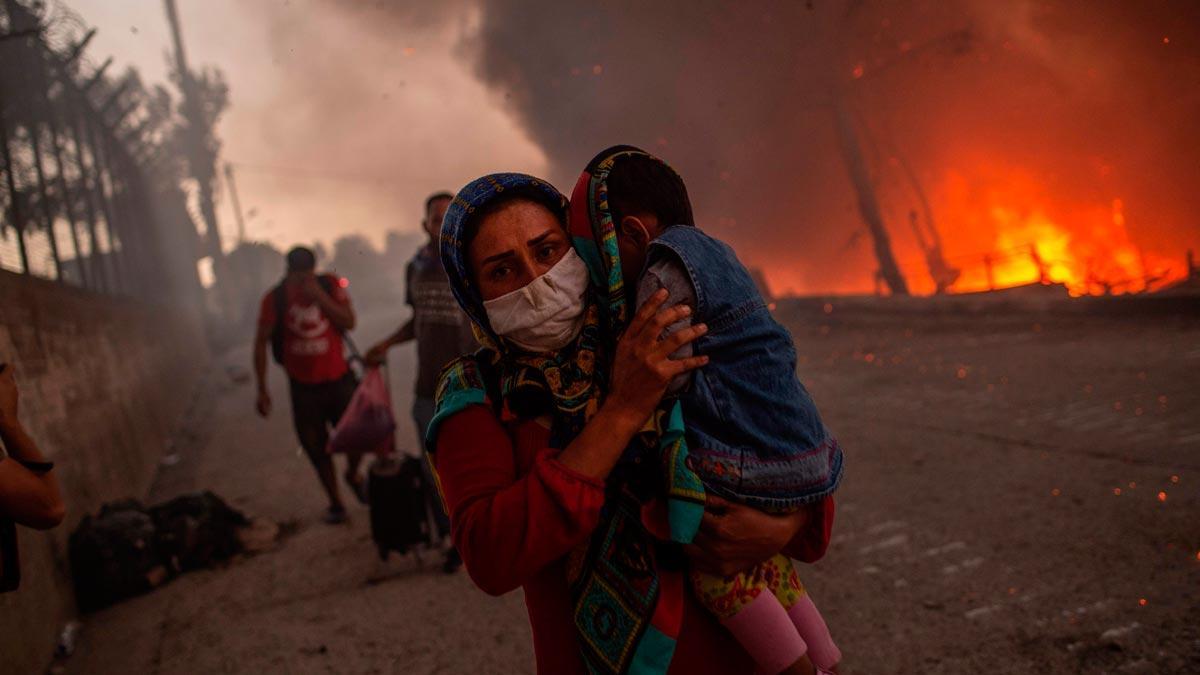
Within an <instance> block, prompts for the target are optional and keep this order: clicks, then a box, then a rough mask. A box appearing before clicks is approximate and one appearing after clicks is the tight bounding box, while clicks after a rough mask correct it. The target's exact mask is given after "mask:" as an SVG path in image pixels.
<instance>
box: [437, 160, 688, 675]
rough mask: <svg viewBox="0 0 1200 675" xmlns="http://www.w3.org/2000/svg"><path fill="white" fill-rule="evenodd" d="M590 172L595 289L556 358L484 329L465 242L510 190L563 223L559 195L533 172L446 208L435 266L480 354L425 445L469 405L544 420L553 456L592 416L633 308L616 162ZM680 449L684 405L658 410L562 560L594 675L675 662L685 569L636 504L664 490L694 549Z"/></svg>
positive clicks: (584, 214)
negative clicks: (618, 231)
mask: <svg viewBox="0 0 1200 675" xmlns="http://www.w3.org/2000/svg"><path fill="white" fill-rule="evenodd" d="M598 159H600V158H598ZM596 164H597V163H596V162H593V165H596ZM593 165H589V170H588V171H585V172H584V175H583V176H582V177H581V178H580V182H579V185H578V186H577V187H576V192H577V195H579V194H582V195H584V196H583V198H582V199H579V201H578V202H577V205H576V207H575V208H573V209H572V210H571V214H570V227H569V230H570V234H571V237H572V242H573V244H574V245H575V248H576V251H577V253H578V254H579V255H580V257H581V258H583V260H584V262H585V263H586V264H587V266H588V270H589V274H590V275H591V277H592V282H593V284H592V286H593V293H592V295H591V297H590V298H589V305H588V308H587V310H586V314H585V319H584V326H583V329H582V330H581V332H580V335H579V337H578V338H576V340H575V341H574V342H573V343H572V344H570V345H568V346H566V347H564V348H563V349H561V350H559V351H557V352H554V353H548V354H539V355H530V354H525V353H522V352H520V351H519V350H514V349H511V348H509V347H508V346H507V345H506V344H505V342H504V340H503V339H502V338H500V337H499V336H497V335H496V334H495V333H494V332H493V331H492V330H491V328H490V325H489V323H488V320H487V313H486V311H485V310H484V307H483V300H482V298H481V297H480V295H479V292H478V290H477V289H476V288H475V287H474V286H473V284H472V283H471V275H470V272H469V270H468V268H467V263H466V252H465V251H464V245H465V241H466V239H467V237H466V234H467V231H466V228H467V227H469V226H470V225H471V223H470V219H471V216H472V215H473V214H475V213H476V212H478V211H480V210H481V209H483V208H485V207H486V206H487V205H488V204H489V203H490V202H492V201H493V200H495V199H497V198H499V197H500V196H501V195H503V194H504V193H505V192H506V191H509V190H514V189H521V190H522V194H523V195H525V196H530V195H532V196H533V197H534V198H536V199H538V201H540V202H541V203H544V204H545V205H546V206H547V207H548V208H550V209H551V210H552V211H553V212H554V213H555V214H556V215H559V216H560V218H561V217H565V216H566V209H567V204H566V199H565V198H564V197H563V196H562V195H561V194H560V193H558V191H557V190H555V189H554V188H553V187H552V186H551V185H549V184H548V183H546V182H545V181H542V180H540V179H537V178H534V177H532V176H526V175H523V174H492V175H489V176H484V177H482V178H479V179H477V180H475V181H473V182H471V183H469V184H468V185H467V186H466V187H464V188H463V189H462V190H461V191H460V192H459V193H458V195H457V196H456V197H455V198H454V201H453V202H452V203H451V205H450V208H449V209H448V210H447V212H446V217H445V219H444V221H443V224H442V233H441V238H440V245H441V251H442V263H443V265H444V266H445V267H446V273H447V275H448V277H449V279H450V287H451V289H452V291H453V292H454V295H455V298H456V299H457V300H458V302H459V304H460V305H461V306H462V307H463V310H464V311H466V313H467V314H468V316H470V317H471V319H472V320H473V322H474V324H475V332H476V336H477V337H478V338H479V339H480V342H481V344H483V345H484V348H483V349H481V350H480V351H479V352H477V353H476V354H474V355H473V356H471V357H466V358H461V359H458V360H456V361H454V362H452V363H451V364H450V365H448V366H447V367H446V369H445V370H444V371H443V373H442V377H441V380H440V382H439V385H438V394H437V410H436V413H435V415H434V418H433V421H432V423H431V424H430V427H429V429H428V430H427V432H426V433H427V439H428V440H427V445H426V447H430V448H434V447H436V439H435V435H436V432H437V427H438V426H439V425H440V423H441V422H442V421H443V420H445V419H447V418H449V417H450V416H452V415H454V414H455V413H457V412H459V411H460V410H462V409H463V408H465V407H467V406H469V405H475V404H485V405H490V406H492V407H493V409H496V410H497V411H498V414H499V415H500V417H501V419H502V420H505V421H511V420H514V419H524V418H530V417H536V416H539V415H542V414H545V413H547V412H549V413H551V417H552V419H553V424H552V427H551V444H552V445H553V446H554V447H559V448H562V447H565V446H566V445H567V443H569V442H570V441H571V440H572V439H574V438H575V436H576V435H578V433H579V432H580V431H581V430H582V429H583V427H584V425H585V424H586V423H587V421H588V420H589V419H590V418H591V417H592V415H593V414H595V412H596V410H598V409H599V405H600V403H601V401H602V398H603V395H604V393H605V392H606V390H607V376H608V372H609V367H610V365H611V364H610V358H611V355H612V354H613V352H614V350H615V345H616V340H617V338H618V336H619V335H620V331H621V330H622V329H623V328H624V326H625V324H626V322H627V320H628V315H629V311H628V307H627V305H626V299H625V289H624V287H623V279H622V277H621V267H620V258H619V254H618V252H617V246H616V236H615V231H614V229H613V225H612V218H611V215H610V214H609V213H608V208H607V198H606V195H607V189H606V187H605V183H604V178H605V177H606V176H607V175H608V170H609V169H610V168H611V165H612V163H611V160H610V161H608V162H607V163H601V164H600V165H597V166H593ZM581 190H582V191H583V192H582V193H580V191H581ZM686 453H687V446H686V444H685V443H684V440H683V424H682V416H681V413H680V409H679V405H678V404H677V403H671V404H669V405H665V406H664V407H663V408H662V409H660V410H659V411H658V412H657V413H656V414H655V415H654V416H653V417H652V418H651V420H650V421H648V423H647V425H646V428H645V429H644V430H643V432H642V433H641V434H639V436H638V437H637V438H635V439H634V441H633V442H632V443H631V444H630V447H629V448H628V449H627V450H626V452H625V455H624V458H623V460H622V462H621V463H620V465H618V467H617V468H616V469H614V471H613V473H612V474H611V475H610V476H609V479H608V480H607V486H608V495H607V497H606V500H605V507H604V511H603V513H602V516H601V521H600V523H599V525H598V526H597V528H596V531H595V533H594V534H593V536H592V538H591V539H590V541H589V542H587V543H586V544H585V545H584V546H581V547H580V548H579V549H578V550H576V551H574V552H573V553H572V554H571V555H570V556H569V559H568V577H569V578H568V581H569V582H570V584H571V592H572V599H573V601H574V604H575V611H574V618H575V625H576V629H577V632H578V635H579V638H580V646H581V650H582V656H583V660H584V663H585V664H586V665H587V667H588V670H589V671H590V672H592V673H598V674H606V675H608V674H612V675H616V674H619V673H630V674H633V675H652V674H658V673H665V672H666V670H667V668H668V666H669V665H670V661H671V656H672V654H673V652H674V647H675V640H676V638H677V636H678V634H679V629H680V626H681V623H682V607H683V593H684V592H685V584H684V579H683V574H682V562H681V560H680V556H679V553H678V549H677V548H675V547H672V546H668V545H664V542H662V541H660V540H659V539H658V538H656V537H655V536H654V535H652V534H651V533H650V531H649V530H648V529H647V527H646V526H645V525H644V524H643V511H644V510H645V509H644V508H643V507H644V506H645V505H647V504H649V503H651V502H652V500H653V499H654V498H655V497H661V496H663V495H664V494H665V496H666V497H667V499H666V503H667V518H666V520H667V521H668V523H669V528H668V529H669V533H670V534H669V536H670V538H671V539H672V540H674V541H677V542H688V541H691V538H692V536H694V534H695V532H696V529H697V528H698V527H699V523H700V517H701V516H702V515H703V510H704V507H703V504H704V492H703V485H702V484H701V483H700V481H699V478H698V477H697V476H696V474H695V473H694V472H692V470H691V469H690V468H689V467H688V466H687V463H686V462H685V458H686ZM646 459H649V460H650V461H643V460H646ZM663 534H664V536H667V535H666V533H663Z"/></svg>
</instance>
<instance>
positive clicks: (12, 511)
mask: <svg viewBox="0 0 1200 675" xmlns="http://www.w3.org/2000/svg"><path fill="white" fill-rule="evenodd" d="M18 400H19V393H18V391H17V384H16V381H15V380H13V374H12V366H7V365H5V366H0V440H2V441H3V442H4V447H5V448H6V450H7V451H8V455H9V459H0V515H4V516H8V517H10V518H12V519H13V520H15V521H16V522H18V523H20V524H22V525H25V526H27V527H34V528H37V529H39V530H46V529H50V528H52V527H54V526H55V525H58V524H59V523H61V522H62V519H63V516H64V515H65V514H66V507H64V506H63V501H62V496H61V495H60V494H59V491H58V481H57V480H55V479H54V476H53V475H51V474H50V473H49V472H48V471H47V472H41V473H39V472H35V471H31V470H29V469H27V468H25V466H23V465H22V464H21V462H30V463H45V462H46V458H45V457H44V456H43V455H42V453H41V450H39V449H38V446H37V443H36V442H34V440H33V437H32V436H30V435H29V434H28V433H27V432H26V431H25V428H24V427H23V426H21V421H20V419H19V418H18V416H17V407H18ZM0 457H3V455H0Z"/></svg>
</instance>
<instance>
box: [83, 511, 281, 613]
mask: <svg viewBox="0 0 1200 675" xmlns="http://www.w3.org/2000/svg"><path fill="white" fill-rule="evenodd" d="M264 529H266V530H270V532H268V533H267V534H268V538H269V539H271V540H273V539H274V538H275V536H276V535H277V534H278V528H277V527H275V526H274V525H273V524H270V523H262V522H255V523H251V521H250V520H248V519H247V518H246V516H244V515H243V514H242V513H241V512H239V511H237V510H236V509H234V508H232V507H230V506H229V505H228V504H226V503H225V502H224V501H223V500H222V499H221V498H220V497H218V496H216V495H215V494H213V493H212V492H207V491H206V492H201V493H195V494H188V495H183V496H181V497H176V498H175V499H172V500H170V501H168V502H165V503H163V504H159V505H157V506H152V507H149V508H146V507H144V506H142V504H141V503H139V502H137V501H135V500H124V501H119V502H113V503H111V504H106V505H104V506H103V507H102V508H101V509H100V513H99V515H97V516H95V517H92V516H87V517H85V518H84V519H83V521H82V522H81V523H80V524H79V527H78V528H77V529H76V530H75V532H74V533H73V534H72V535H71V541H70V556H71V572H72V576H73V577H74V581H75V595H76V598H77V600H78V602H79V607H80V609H83V610H84V611H92V610H96V609H100V608H102V607H107V606H108V605H111V604H113V603H115V602H117V601H120V600H123V599H125V598H129V597H133V596H135V595H140V594H142V593H145V592H147V591H150V590H152V589H154V588H156V587H158V586H161V585H162V584H164V583H166V582H167V581H169V580H171V579H173V578H175V577H176V576H178V575H179V574H181V573H183V572H187V571H190V570H197V569H204V568H209V567H214V566H216V565H217V564H219V563H222V562H225V561H228V560H229V559H230V558H232V557H233V556H235V555H237V554H238V553H241V552H243V551H246V550H247V549H248V548H249V549H254V548H256V545H255V543H254V542H252V541H250V540H255V541H262V539H263V537H262V533H263V530H264Z"/></svg>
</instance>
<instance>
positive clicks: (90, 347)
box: [0, 271, 208, 673]
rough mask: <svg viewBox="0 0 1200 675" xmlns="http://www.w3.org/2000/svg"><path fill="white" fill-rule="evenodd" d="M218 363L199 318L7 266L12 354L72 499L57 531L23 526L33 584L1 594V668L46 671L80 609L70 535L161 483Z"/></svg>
mask: <svg viewBox="0 0 1200 675" xmlns="http://www.w3.org/2000/svg"><path fill="white" fill-rule="evenodd" d="M207 360H208V348H207V346H206V342H205V340H204V331H203V328H202V326H201V323H200V320H199V317H198V315H196V314H194V313H192V312H187V311H183V310H181V309H178V308H170V307H161V306H150V305H146V304H142V303H139V302H137V301H133V300H125V299H118V298H111V297H107V296H100V295H94V294H91V293H87V292H85V291H82V290H78V289H75V288H71V287H67V286H63V285H60V284H56V283H54V282H49V281H43V280H40V279H34V278H29V277H23V276H19V275H16V274H12V273H9V272H4V271H0V361H3V362H8V363H11V364H15V366H16V378H17V383H18V386H19V388H20V390H21V410H20V412H21V419H22V421H23V422H24V423H25V426H26V427H27V428H28V429H29V431H30V432H31V433H32V435H33V436H34V438H35V439H37V441H38V443H39V444H40V446H41V448H42V451H43V452H44V453H46V454H47V455H49V457H50V458H51V459H52V460H54V462H55V463H56V469H55V471H56V472H57V473H58V478H59V481H60V482H61V484H62V487H63V490H64V493H65V499H66V503H67V518H66V520H65V522H64V523H63V524H62V525H61V526H60V527H58V528H57V529H56V530H54V531H52V532H46V533H43V532H36V531H33V530H28V529H24V528H18V530H20V533H19V535H18V537H19V539H20V548H21V565H22V582H21V588H20V589H19V590H18V591H16V592H14V593H7V594H0V673H10V672H11V673H40V672H43V670H44V669H45V667H46V665H47V664H48V661H49V658H50V656H51V653H52V650H53V647H54V642H55V638H56V633H57V630H58V628H59V627H60V626H61V625H62V624H63V623H64V622H66V621H67V620H69V619H70V618H71V617H73V616H75V615H76V608H75V601H74V596H73V592H72V589H71V583H70V576H69V569H68V560H67V539H68V536H69V535H70V533H71V531H72V530H73V529H74V528H75V526H76V525H77V524H78V523H79V521H80V519H81V518H82V517H83V516H84V515H85V514H87V513H94V512H95V511H96V510H97V509H98V507H99V506H100V505H101V504H102V503H104V502H106V501H111V500H114V499H117V498H122V497H142V496H143V495H145V493H146V491H147V490H148V489H149V486H150V483H151V481H152V479H153V477H154V472H155V469H156V467H157V465H158V462H159V459H160V458H161V457H162V455H163V454H164V451H165V446H166V441H167V439H168V437H169V435H170V433H171V431H172V429H173V428H174V427H175V425H176V424H177V420H178V419H179V417H180V415H181V414H182V413H183V411H184V410H185V409H186V407H187V405H188V402H189V400H190V398H191V395H192V389H193V385H194V384H195V382H196V379H197V377H198V376H199V374H200V371H201V369H202V368H203V367H204V365H205V364H206V362H207Z"/></svg>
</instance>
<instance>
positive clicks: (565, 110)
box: [328, 0, 1200, 290]
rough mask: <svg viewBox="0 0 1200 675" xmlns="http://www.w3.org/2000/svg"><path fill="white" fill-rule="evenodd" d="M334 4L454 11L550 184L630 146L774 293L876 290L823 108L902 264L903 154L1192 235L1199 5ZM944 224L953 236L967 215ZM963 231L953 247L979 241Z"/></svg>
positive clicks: (939, 172) (1156, 233)
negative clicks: (1115, 208) (651, 158)
mask: <svg viewBox="0 0 1200 675" xmlns="http://www.w3.org/2000/svg"><path fill="white" fill-rule="evenodd" d="M328 6H329V7H330V8H336V10H337V11H340V12H344V13H347V14H349V15H352V16H354V17H356V18H358V19H361V25H362V26H363V28H364V30H372V31H384V32H386V31H393V30H399V27H401V26H403V27H406V28H409V29H411V28H412V27H413V26H414V25H429V24H433V23H438V22H446V21H452V22H456V23H458V24H460V25H461V38H460V44H459V45H458V50H459V53H460V54H461V57H462V58H463V59H465V60H466V61H467V62H468V63H469V64H470V65H471V66H472V67H473V68H474V70H475V72H476V73H477V75H478V77H479V78H480V79H481V80H482V81H483V82H485V83H486V84H487V85H488V86H489V88H490V89H491V90H492V91H493V92H494V94H495V96H496V97H497V100H498V101H500V102H502V104H503V106H504V107H505V108H506V109H507V110H508V111H510V113H511V114H512V115H513V116H514V117H515V118H516V119H517V120H518V121H519V123H520V125H521V126H522V127H523V128H524V129H525V130H526V132H527V133H528V134H529V136H530V137H531V138H532V139H533V140H534V141H535V142H536V143H538V144H539V145H540V146H541V147H542V148H543V149H544V151H545V153H546V155H547V157H548V158H549V162H550V166H551V174H552V175H550V176H549V178H550V179H551V180H553V181H554V182H555V183H556V184H557V185H558V186H559V187H560V188H561V189H563V190H564V191H566V190H569V189H570V188H571V187H572V185H573V183H574V180H575V178H576V176H577V175H578V171H579V170H580V169H581V168H582V166H583V165H584V163H585V162H586V161H587V160H588V159H590V157H591V156H592V155H593V154H594V153H595V152H596V151H598V150H599V149H601V148H603V147H606V146H608V145H610V144H614V143H632V144H635V145H640V146H642V147H644V148H646V149H648V150H650V151H652V152H655V153H656V154H659V155H660V156H662V157H663V158H664V159H666V160H668V161H669V162H671V163H672V164H673V165H674V166H675V167H676V168H677V169H678V170H679V171H680V173H681V174H682V175H683V176H684V178H685V180H686V181H687V183H688V186H689V189H690V191H691V194H692V198H693V201H694V202H695V203H696V206H697V214H698V218H699V219H700V221H701V225H702V226H704V227H705V228H706V229H708V230H709V231H711V232H713V233H714V234H716V235H717V236H720V237H722V238H725V239H727V240H729V241H730V242H731V243H733V244H734V245H735V247H736V248H737V249H738V251H739V253H740V254H742V255H743V257H744V259H746V260H748V261H749V262H751V263H752V264H758V265H762V266H764V267H766V268H767V273H768V276H769V277H770V278H771V279H772V281H773V282H775V283H776V284H782V285H787V286H791V287H794V288H798V289H800V290H830V289H840V290H847V289H857V290H865V289H869V288H870V286H871V275H872V273H873V270H874V269H875V264H876V263H875V261H874V258H873V256H872V253H871V248H870V246H867V245H865V242H864V241H860V240H862V239H863V237H862V236H861V235H862V234H863V225H862V222H861V220H860V218H859V215H858V211H857V208H856V196H855V194H854V192H853V190H852V188H851V183H850V181H849V179H848V177H847V170H846V165H845V162H844V158H843V156H842V154H841V153H840V152H839V149H838V139H837V137H836V136H835V132H834V128H835V126H834V119H835V117H834V114H835V107H836V105H845V106H846V107H847V109H848V110H849V111H850V114H852V115H853V116H854V118H855V120H856V121H857V126H858V129H859V132H860V134H861V135H860V138H859V139H858V140H859V141H860V143H861V149H862V153H863V157H864V159H865V161H866V162H867V164H869V165H870V167H871V170H872V172H873V175H872V178H873V180H874V182H875V183H876V185H877V189H878V190H879V191H880V199H881V201H882V202H883V206H884V212H885V216H886V217H887V219H888V226H889V228H890V230H891V232H892V236H893V240H894V242H893V243H894V245H895V247H896V249H897V257H898V258H900V259H901V261H902V263H905V265H904V267H905V270H906V272H907V273H908V274H910V275H918V274H922V273H923V271H922V269H921V267H920V266H919V265H917V266H915V267H914V266H912V265H909V264H908V262H909V261H911V260H912V259H913V258H914V257H916V258H917V259H918V260H919V257H920V254H919V252H918V251H917V249H916V248H915V246H914V244H913V239H912V235H911V233H910V232H909V230H908V224H907V213H908V211H909V209H911V208H916V207H917V204H918V198H917V197H916V196H915V195H914V192H913V190H912V189H911V186H906V185H905V181H904V180H903V177H902V176H901V174H900V172H899V170H898V169H897V168H896V167H897V165H898V162H897V156H898V155H900V156H902V158H903V160H904V161H905V162H907V163H908V164H909V165H910V166H911V167H912V169H913V173H914V174H915V175H916V176H917V177H918V178H919V179H920V180H921V181H922V182H923V184H924V186H925V188H926V190H927V191H932V192H935V193H936V192H937V191H938V189H939V186H940V185H941V183H942V181H943V180H944V178H945V176H946V174H947V172H948V171H955V170H957V171H970V170H973V167H974V166H977V165H980V164H986V165H988V166H1015V167H1020V168H1021V169H1022V170H1023V171H1025V172H1028V173H1029V174H1030V175H1032V176H1034V177H1035V180H1037V181H1041V182H1042V183H1044V186H1045V188H1046V189H1047V190H1048V191H1049V192H1050V193H1051V194H1052V195H1053V196H1054V198H1056V199H1062V200H1069V201H1080V202H1084V201H1089V200H1090V201H1091V202H1092V203H1101V204H1103V203H1106V202H1107V201H1108V200H1111V199H1112V198H1113V197H1114V196H1119V197H1121V198H1122V199H1123V200H1124V201H1125V202H1127V203H1128V204H1130V205H1131V208H1136V209H1137V222H1136V224H1137V228H1133V225H1131V229H1136V232H1135V235H1136V239H1137V240H1138V242H1139V243H1140V244H1143V245H1147V246H1150V247H1151V248H1153V247H1154V246H1160V247H1167V248H1171V249H1175V247H1179V250H1181V249H1182V247H1183V246H1185V245H1187V244H1188V243H1194V242H1196V240H1197V237H1198V235H1200V224H1198V223H1200V219H1197V218H1195V217H1194V214H1196V213H1198V212H1200V190H1196V187H1197V184H1198V183H1200V175H1198V174H1200V169H1197V166H1200V163H1198V162H1196V161H1195V157H1194V151H1195V149H1196V148H1198V147H1200V130H1198V129H1200V126H1198V125H1196V124H1195V123H1194V120H1195V119H1197V118H1198V116H1200V87H1198V86H1197V83H1200V29H1198V28H1197V27H1198V26H1200V8H1198V6H1197V5H1195V4H1194V3H1183V2H1179V3H1173V4H1172V3H1153V4H1151V3H1121V2H1116V1H1115V0H1109V1H1107V2H1058V3H1035V2H1016V3H994V2H990V1H989V0H958V1H957V2H932V1H923V2H894V1H892V2H869V1H865V0H864V1H853V0H850V1H846V0H842V1H829V0H809V1H808V2H805V1H803V0H792V1H776V2H717V1H715V0H700V1H696V0H690V1H688V2H684V1H683V0H672V1H667V2H653V3H641V2H633V1H632V0H615V1H613V2H605V3H573V2H561V3H560V2H530V1H528V0H487V1H486V2H482V1H481V2H479V3H478V4H475V3H472V2H467V1H465V0H463V1H460V2H452V3H449V4H446V5H443V6H441V7H440V8H439V9H438V10H437V11H436V12H435V11H433V10H429V9H423V10H412V9H400V8H396V7H394V6H393V5H390V4H383V3H379V4H376V5H370V6H363V5H359V4H357V3H330V4H329V5H328ZM450 140H451V147H450V148H449V151H451V152H460V153H467V154H469V153H470V152H471V148H470V147H460V148H455V147H452V146H453V144H452V139H450ZM1189 155H1191V156H1189ZM1098 166H1103V167H1107V168H1104V169H1103V170H1101V169H1097V168H1096V167H1098ZM1118 193H1119V194H1118ZM934 201H935V210H936V207H937V203H936V202H937V199H936V195H935V199H934ZM940 225H941V227H942V229H943V231H944V232H945V233H946V234H947V237H948V239H949V240H950V241H951V244H952V245H953V244H954V242H955V241H956V238H955V234H956V233H955V230H956V228H961V227H964V226H965V225H964V224H962V223H956V222H946V221H945V220H943V222H941V223H940ZM970 241H971V243H969V244H961V245H959V249H960V250H959V251H958V252H959V253H973V252H975V251H973V250H964V249H966V248H967V247H969V246H986V244H987V243H989V242H987V241H984V240H977V239H972V240H970ZM952 252H953V251H952ZM1171 252H1172V253H1173V252H1174V250H1172V251H1171Z"/></svg>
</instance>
